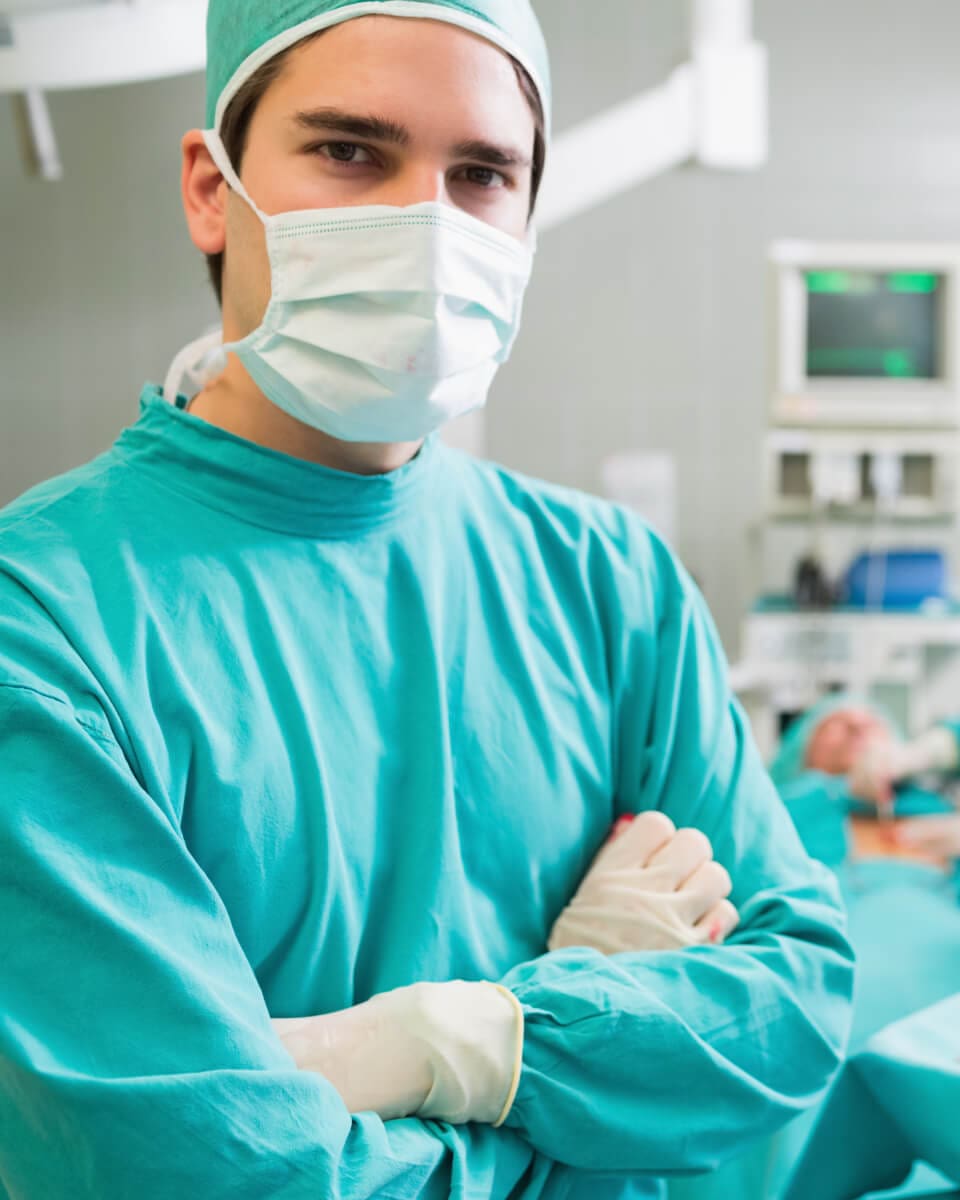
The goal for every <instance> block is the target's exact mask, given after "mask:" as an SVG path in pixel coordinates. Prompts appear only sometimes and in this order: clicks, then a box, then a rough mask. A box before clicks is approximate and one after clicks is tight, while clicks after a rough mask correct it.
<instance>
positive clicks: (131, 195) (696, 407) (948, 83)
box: [0, 0, 960, 652]
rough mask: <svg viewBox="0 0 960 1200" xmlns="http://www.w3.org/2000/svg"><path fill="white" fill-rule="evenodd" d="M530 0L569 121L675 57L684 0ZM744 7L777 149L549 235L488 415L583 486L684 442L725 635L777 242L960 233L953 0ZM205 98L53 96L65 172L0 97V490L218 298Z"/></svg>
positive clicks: (81, 451)
mask: <svg viewBox="0 0 960 1200" xmlns="http://www.w3.org/2000/svg"><path fill="white" fill-rule="evenodd" d="M538 8H539V11H540V13H541V15H542V18H543V22H544V25H545V28H546V32H547V36H548V39H549V40H550V42H551V45H552V48H553V54H554V66H555V76H556V88H557V93H558V96H557V106H556V123H557V127H558V128H559V129H561V130H562V129H564V128H565V127H567V126H569V125H570V124H572V123H573V122H575V121H577V120H580V119H582V118H585V117H588V116H590V115H593V114H595V113H598V112H600V111H602V110H603V109H604V108H606V107H607V106H608V105H610V104H612V103H615V102H617V101H619V100H623V99H625V98H627V97H629V96H631V95H632V94H634V93H635V92H636V91H638V90H640V89H642V88H644V87H646V86H649V85H652V84H655V83H657V82H659V81H661V80H662V79H663V77H664V76H665V75H666V74H667V72H668V71H669V70H670V69H671V68H672V67H673V66H674V65H675V64H676V62H677V61H678V56H679V55H680V54H681V53H682V50H683V45H684V33H685V31H684V13H685V8H686V6H685V5H682V4H680V3H678V0H603V4H602V5H594V4H590V5H586V4H583V3H582V2H581V0H540V3H539V5H538ZM757 10H758V30H759V33H760V36H761V37H762V38H763V39H764V40H765V41H766V42H767V44H768V45H769V47H770V51H771V56H772V67H773V74H772V133H773V152H772V159H771V162H770V164H769V166H768V168H767V169H766V170H764V171H763V172H762V173H760V174H749V175H736V174H719V173H712V172H706V171H703V170H700V169H696V168H688V169H685V170H682V171H678V172H675V173H673V174H671V175H669V176H666V177H663V178H661V179H658V180H656V181H655V182H653V183H650V184H648V185H647V186H645V187H644V188H642V189H639V190H637V191H634V192H632V193H630V194H629V195H625V196H622V197H619V198H617V199H614V200H611V201H609V202H608V203H607V204H605V205H604V206H603V207H602V208H600V209H597V210H596V211H594V212H593V213H591V214H589V215H586V216H583V217H581V218H578V219H577V220H575V221H572V222H571V223H570V224H568V225H567V226H565V227H563V228H561V229H558V230H556V231H553V232H551V233H549V234H547V235H545V236H544V237H543V239H542V244H541V251H540V259H539V265H538V274H537V277H536V279H535V282H534V284H533V286H532V290H531V293H530V298H529V302H528V308H527V320H526V327H525V332H524V335H523V336H522V338H521V341H520V343H519V345H518V347H517V350H516V352H515V357H514V359H513V361H512V362H511V364H510V365H509V366H508V368H507V369H506V370H505V371H504V373H503V375H502V376H501V378H500V380H499V381H498V383H497V386H496V391H495V394H494V397H493V401H492V407H491V410H490V414H489V418H488V422H487V445H488V452H489V453H490V454H491V456H492V457H495V458H497V459H499V460H501V461H503V462H505V463H507V464H508V465H509V466H511V467H515V468H518V469H521V470H524V471H527V472H530V473H533V474H537V475H542V476H545V477H548V478H550V479H554V480H557V481H559V482H561V483H566V484H570V485H573V486H577V487H583V488H587V489H596V488H597V487H598V486H599V468H600V464H601V462H602V460H603V459H604V457H605V456H606V455H608V454H610V453H612V452H615V451H619V450H622V449H624V448H629V447H634V448H637V449H648V450H663V451H667V452H669V453H671V454H673V455H675V456H676V459H677V461H678V466H679V484H680V524H679V537H678V542H679V549H680V551H681V553H682V554H683V556H684V558H685V560H686V561H687V563H688V565H689V566H690V567H691V569H692V570H693V571H694V572H695V573H696V575H697V577H698V578H699V579H700V581H701V583H702V584H703V586H704V588H705V590H706V592H707V596H708V599H709V601H710V603H711V605H712V607H713V609H714V612H715V614H716V616H717V619H718V622H719V624H720V627H721V632H722V633H723V635H724V639H725V641H726V643H727V645H728V648H729V649H730V650H731V652H735V651H736V641H737V631H738V623H739V619H740V616H741V614H742V612H743V611H744V609H745V606H746V605H747V604H748V602H749V599H750V595H751V591H752V588H753V584H754V580H753V578H752V576H751V573H750V571H749V570H748V569H747V565H748V562H749V556H748V545H749V537H750V529H751V526H752V525H753V524H754V523H755V521H756V517H757V505H758V503H759V496H760V489H761V478H760V470H761V468H760V439H761V436H762V433H763V427H764V406H765V400H766V392H767V378H768V366H769V356H768V341H769V329H770V317H769V309H768V300H769V290H768V279H767V275H766V270H765V260H764V256H765V250H766V247H767V245H768V244H769V242H770V241H771V240H773V239H775V238H778V237H783V236H791V237H810V238H823V239H849V238H861V239H917V240H927V239H954V238H957V237H960V66H958V63H957V56H956V47H957V46H958V45H960V5H958V4H957V2H956V0H841V2H839V3H838V2H837V0H804V3H802V4H798V3H796V2H795V0H758V4H757ZM601 16H602V20H600V19H598V18H600V17H601ZM202 97H203V88H202V81H201V80H200V79H199V78H197V77H191V78H188V79H182V80H174V81H164V82H159V83H150V84H144V85H140V86H137V87H132V88H126V89H123V90H118V91H113V90H100V91H91V92H83V93H76V94H71V95H65V96H54V97H52V101H51V107H52V112H53V118H54V122H55V125H56V128H57V132H58V135H59V138H60V142H61V146H62V151H63V157H64V165H65V169H66V178H65V180H64V182H63V183H61V184H58V185H52V184H42V183H39V182H37V181H35V180H31V179H28V178H26V177H25V176H24V174H23V172H22V170H21V169H20V165H19V161H18V158H17V153H16V133H15V128H14V123H13V119H12V116H11V115H9V112H8V111H7V108H6V106H0V284H2V287H0V367H2V372H3V373H2V379H0V503H3V502H5V501H7V500H9V499H11V498H12V497H13V496H15V495H16V494H18V493H19V492H20V491H22V490H23V489H24V488H26V487H28V486H29V485H31V484H32V483H35V482H37V481H38V480H40V479H42V478H45V477H47V476H49V475H51V474H54V473H56V472H58V471H61V470H64V469H66V468H68V467H70V466H73V465H75V464H77V463H79V462H82V461H83V460H84V459H86V458H88V457H90V456H91V455H93V454H94V453H96V452H98V451H99V450H101V449H103V448H104V447H106V446H107V445H108V444H109V442H110V441H111V440H112V438H113V437H114V436H115V435H116V433H117V432H118V430H119V429H120V428H122V427H123V426H124V425H125V424H128V423H129V422H130V421H132V420H133V419H135V416H136V412H137V396H138V393H139V390H140V386H141V384H142V382H143V381H144V380H145V379H147V378H151V379H158V378H160V377H162V374H163V372H164V370H165V368H166V365H167V363H168V361H169V359H170V357H171V356H172V355H173V353H174V352H175V350H177V349H178V348H179V346H180V345H181V344H183V343H184V342H185V341H187V340H188V339H189V338H190V337H191V336H192V335H194V334H195V333H196V332H199V331H200V330H201V329H202V328H203V327H204V326H205V325H206V324H208V323H209V322H210V321H212V320H213V319H214V317H215V315H216V310H215V306H214V304H213V301H212V299H211V296H210V293H209V289H208V287H207V285H206V279H205V269H204V264H203V261H202V259H200V257H199V256H198V255H197V254H196V252H195V251H194V250H193V248H192V247H191V246H190V244H189V242H188V240H187V237H186V234H185V232H184V228H183V220H182V216H181V212H180V206H179V194H178V186H179V155H178V142H179V135H180V133H181V132H182V131H183V130H185V129H186V128H188V127H190V126H191V125H194V124H196V123H198V121H199V120H200V115H201V113H202ZM591 166H592V164H591V163H590V162H589V161H587V162H584V164H583V170H585V171H589V170H590V169H591Z"/></svg>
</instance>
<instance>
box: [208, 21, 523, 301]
mask: <svg viewBox="0 0 960 1200" xmlns="http://www.w3.org/2000/svg"><path fill="white" fill-rule="evenodd" d="M313 36H314V37H322V36H323V35H322V34H314V35H313ZM307 40H308V41H309V40H312V39H307ZM303 44H304V43H303V42H301V43H299V45H303ZM297 48H298V47H297V46H291V47H290V49H289V50H285V51H284V52H283V53H282V54H278V55H277V56H276V58H272V59H271V60H270V61H269V62H268V63H265V64H264V65H263V66H262V67H261V68H260V69H259V70H258V71H256V72H254V74H253V75H251V76H250V78H249V79H248V80H246V82H245V83H244V84H243V85H242V86H241V87H240V89H239V90H238V92H237V94H236V95H235V96H234V97H233V99H232V100H231V101H230V103H229V105H228V106H227V111H226V112H225V113H224V115H223V122H222V123H221V126H220V136H221V138H222V140H223V145H224V149H225V150H226V152H227V158H229V160H230V162H231V164H232V165H233V169H234V170H235V171H236V172H237V174H238V175H239V174H240V168H241V165H242V163H243V156H244V153H245V151H246V148H247V139H248V137H249V134H250V125H251V123H252V121H253V115H254V113H255V112H256V111H257V106H258V105H259V103H260V101H261V100H262V99H263V97H264V96H265V95H266V93H267V90H268V89H269V88H270V87H271V85H272V84H274V83H275V82H276V81H277V80H278V79H279V78H280V75H281V74H282V73H283V68H284V66H285V65H286V60H287V58H288V57H289V55H290V54H291V53H292V52H293V50H295V49H297ZM511 61H512V62H513V66H514V70H515V71H516V72H517V79H518V80H519V82H520V89H521V91H522V92H523V94H524V97H525V99H526V101H527V103H528V104H529V105H530V109H531V111H532V112H533V118H534V122H535V125H536V136H535V138H534V147H533V181H532V187H531V193H530V216H531V217H532V216H533V211H534V208H535V207H536V203H537V195H538V194H539V191H540V184H541V183H542V181H543V170H544V167H545V165H546V159H547V133H546V118H545V115H544V111H543V104H542V103H541V100H540V94H539V92H538V91H537V88H536V84H535V83H534V82H533V80H532V79H531V77H530V75H529V73H528V72H527V70H526V68H524V67H523V66H521V65H520V63H519V62H517V60H516V59H511ZM223 262H224V256H223V254H222V253H221V254H208V255H207V267H208V269H209V271H210V281H211V283H212V284H213V290H214V291H215V292H216V294H217V300H218V301H219V302H220V303H221V304H222V303H223Z"/></svg>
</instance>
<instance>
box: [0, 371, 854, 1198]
mask: <svg viewBox="0 0 960 1200" xmlns="http://www.w3.org/2000/svg"><path fill="white" fill-rule="evenodd" d="M726 671H727V668H726V664H725V662H724V660H723V657H722V654H721V652H720V650H719V649H718V641H717V638H716V635H715V633H714V630H713V628H712V625H711V623H710V620H709V617H708V616H707V614H706V612H705V609H704V606H703V604H702V601H701V599H700V598H699V596H698V594H697V592H696V590H695V588H694V587H693V585H692V584H691V583H690V581H689V579H688V577H687V576H686V575H685V573H684V572H683V570H682V568H680V566H679V565H678V564H677V562H676V560H675V559H674V558H673V556H672V555H671V554H670V552H669V551H668V550H667V549H666V548H665V547H664V546H663V545H662V544H661V543H660V542H659V541H657V540H656V539H655V538H654V536H653V535H652V534H651V533H649V532H648V531H647V529H646V528H645V527H644V526H643V525H642V524H641V523H640V522H639V521H638V520H636V519H635V518H634V517H632V516H630V515H629V514H627V513H626V512H625V511H622V510H620V509H617V508H615V507H612V506H608V505H606V504H604V503H602V502H601V501H599V500H594V499H591V498H587V497H584V496H580V495H577V494H575V493H570V492H566V491H564V490H562V489H558V488H553V487H549V486H547V485H543V484H538V483H535V482H532V481H529V480H526V479H524V478H522V477H519V476H516V475H513V474H510V473H508V472H506V471H503V470H500V469H497V468H495V467H493V466H490V465H486V464H481V463H478V462H476V461H474V460H472V459H469V458H467V457H465V456H462V455H459V454H457V453H455V452H453V451H451V450H448V449H446V448H444V447H443V446H442V445H441V443H439V442H438V441H431V442H429V443H428V444H427V445H426V447H425V448H424V449H423V451H422V452H421V454H420V455H419V457H418V458H417V459H415V460H414V461H413V462H412V463H411V464H410V465H408V466H407V467H405V468H403V469H402V470H400V471H397V472H395V473H394V474H391V475H387V476H383V477H376V478H362V477H358V476H353V475H344V474H340V473H338V472H335V471H330V470H326V469H324V468H321V467H317V466H313V465H310V464H308V463H306V462H302V461H299V460H294V459H290V458H286V457H284V456H283V455H280V454H276V453H273V452H271V451H268V450H265V449H261V448H258V447H256V446H253V445H251V444H249V443H247V442H243V441H241V440H239V439H237V438H234V437H231V436H230V435H229V434H226V433H224V432H221V431H219V430H217V429H214V428H213V427H212V426H210V425H207V424H204V423H203V422H201V421H199V420H197V419H195V418H194V417H191V416H190V415H189V414H188V413H184V412H182V411H179V410H178V409H177V408H174V407H173V406H168V405H166V404H164V403H163V401H162V399H161V398H160V395H159V393H158V392H156V391H153V390H148V392H147V393H146V394H145V397H144V402H143V412H142V417H141V419H140V421H139V423H138V424H137V425H135V426H134V427H133V428H131V429H130V430H128V431H127V432H126V433H125V434H124V435H123V436H122V437H121V438H120V440H119V442H118V443H117V444H116V446H115V447H114V448H113V449H112V450H110V451H109V452H108V453H107V454H105V455H104V456H103V457H101V458H100V459H98V460H96V461H95V462H94V463H92V464H90V465H88V466H87V467H85V468H82V469H81V470H79V471H77V472H74V473H72V474H71V475H68V476H66V477H64V478H61V479H58V480H54V481H53V482H51V483H48V484H46V485H44V486H42V487H40V488H38V489H36V490H35V491H33V492H32V493H29V494H28V495H27V496H26V497H24V498H22V499H21V500H20V501H19V502H17V503H16V504H14V505H13V506H12V507H11V508H9V509H7V510H6V511H5V512H4V513H3V514H2V515H0V862H2V863H3V870H2V872H0V906H2V913H3V919H2V921H0V962H2V963H3V970H2V971H0V1014H2V1017H0V1180H2V1181H3V1182H2V1183H0V1196H9V1197H13V1196H16V1197H21V1196H27V1195H29V1196H31V1197H33V1196H37V1197H40V1196H51V1197H52V1196H67V1195H69V1196H71V1197H73V1198H74V1200H82V1198H87V1197H90V1198H93V1197H95V1198H96V1200H120V1198H121V1197H122V1198H124V1200H127V1198H129V1197H132V1196H135V1197H137V1200H160V1198H161V1197H163V1198H164V1200H167V1198H168V1197H170V1196H175V1195H183V1196H197V1197H199V1196H202V1197H204V1200H216V1198H219V1197H223V1198H226V1197H229V1198H230V1200H243V1198H245V1197H249V1198H251V1200H263V1198H264V1197H267V1196H270V1197H283V1198H284V1200H299V1198H301V1197H303V1198H304V1200H318V1197H325V1198H327V1197H329V1198H331V1200H339V1198H349V1200H356V1198H359V1197H373V1196H377V1197H387V1198H393V1200H412V1198H414V1197H418V1198H419V1197H424V1198H428V1200H433V1198H434V1197H447V1196H452V1197H458V1198H464V1200H466V1198H467V1197H469V1200H488V1198H491V1200H492V1198H500V1197H503V1198H505V1197H507V1196H509V1197H512V1198H514V1200H538V1198H540V1197H543V1198H545V1200H580V1198H586V1197H590V1198H591V1200H627V1198H628V1197H629V1198H637V1197H649V1196H656V1195H659V1194H660V1192H661V1185H660V1184H659V1183H658V1182H657V1177H659V1176H662V1175H663V1174H665V1173H668V1172H683V1171H689V1170H696V1169H706V1168H709V1167H711V1166H713V1165H715V1164H716V1163H718V1162H719V1161H720V1160H721V1159H723V1158H724V1157H726V1156H731V1155H734V1154H736V1153H737V1152H738V1151H740V1150H741V1149H742V1148H743V1146H744V1145H745V1143H746V1142H747V1141H748V1140H749V1139H750V1138H751V1137H753V1136H757V1135H760V1134H763V1133H767V1132H769V1131H770V1130H772V1129H773V1128H775V1127H776V1126H777V1125H778V1124H781V1123H782V1122H783V1121H785V1120H786V1119H787V1118H788V1117H790V1116H792V1115H794V1114H795V1113H797V1112H798V1111H800V1110H801V1109H802V1108H803V1107H804V1106H806V1105H808V1104H810V1103H812V1102H814V1101H815V1100H816V1099H817V1098H818V1097H819V1096H820V1095H821V1094H822V1092H823V1089H824V1086H825V1084H826V1081H827V1079H828V1077H829V1076H830V1074H831V1072H832V1071H833V1069H834V1067H835V1065H836V1063H837V1059H838V1055H839V1052H840V1049H841V1047H842V1045H843V1042H844V1040H845V1037H846V1033H847V1029H848V1026H849V1015H850V1006H849V992H850V988H851V983H852V971H851V964H850V951H849V946H848V944H847V941H846V938H845V935H844V932H843V918H842V914H841V911H840V906H839V903H838V896H837V889H836V884H835V881H834V880H833V879H832V877H831V876H830V875H829V873H828V872H826V870H825V869H824V868H822V867H821V866H820V865H819V864H815V863H813V862H812V861H811V860H810V859H809V858H808V857H807V855H806V854H805V853H804V851H803V849H802V846H801V844H800V842H799V839H798V838H797V836H796V833H795V832H794V830H793V827H792V825H791V823H790V820H789V817H788V816H787V813H786V812H785V810H784V809H783V806H782V805H781V804H780V802H779V800H778V798H777V796H776V794H775V792H774V791H773V789H772V787H771V784H770V782H769V779H768V777H767V776H766V774H765V772H764V770H763V766H762V764H761V762H760V760H759V758H758V756H757V754H756V752H755V749H754V747H753V744H752V742H751V740H750V738H749V736H748V733H747V729H746V724H745V720H744V717H743V715H742V713H741V711H740V709H739V708H738V707H737V706H736V705H735V704H734V703H733V702H732V701H731V698H730V694H729V690H728V686H727V683H726ZM646 809H662V810H663V811H664V812H666V813H668V814H669V815H670V816H671V817H672V818H673V820H674V821H675V822H676V823H677V824H678V825H696V826H699V827H700V828H702V829H703V830H704V831H705V832H706V833H707V834H708V835H709V836H710V837H711V838H712V840H713V844H714V847H715V849H716V853H717V857H718V858H719V860H720V861H721V862H722V863H724V864H725V865H726V866H727V868H728V869H729V870H730V873H731V875H732V877H733V879H734V882H735V891H734V894H733V899H734V901H735V902H736V904H737V905H738V906H739V908H740V911H741V914H742V924H741V927H740V928H739V930H738V931H737V933H736V934H735V935H734V936H733V937H732V939H731V940H730V943H729V944H728V945H726V946H724V947H705V948H698V949H695V950H690V951H685V952H677V953H663V954H646V955H644V954H633V955H622V956H618V957H615V958H610V959H607V958H604V957H602V956H601V955H599V954H596V953H594V952H591V951H588V950H583V949H580V950H567V951H563V952H560V953H557V954H551V955H546V954H545V953H544V950H545V942H546V939H547V935H548V931H549V929H550V927H551V925H552V923H553V921H554V920H555V918H556V917H557V916H558V915H559V913H560V911H561V910H562V908H563V906H564V904H565V903H566V902H567V900H568V899H569V898H570V896H571V895H572V893H573V892H574V890H575V889H576V886H577V885H578V883H579V881H580V879H581V878H582V876H583V874H584V872H585V871H586V869H587V867H588V865H589V863H590V861H591V859H592V857H593V855H594V854H595V852H596V851H597V849H598V848H599V847H600V845H601V844H602V843H603V842H604V841H605V839H606V838H607V835H608V831H609V829H610V827H611V824H612V823H613V822H614V820H615V819H616V818H617V817H618V816H619V815H621V814H623V813H626V812H639V811H642V810H646ZM452 978H462V979H491V980H500V981H502V982H504V983H505V985H506V986H507V987H509V988H511V989H512V990H513V992H514V994H515V995H516V996H517V997H518V998H519V999H520V1001H521V1003H522V1005H523V1007H524V1010H525V1013H526V1022H527V1032H526V1043H525V1049H524V1060H523V1073H522V1078H521V1084H520V1091H519V1096H518V1100H517V1103H516V1106H515V1108H514V1110H513V1112H512V1114H511V1116H510V1119H509V1127H508V1128H505V1129H501V1130H497V1131H494V1130H493V1129H491V1128H487V1127H479V1126H467V1127H465V1128H462V1129H453V1128H450V1127H448V1126H445V1125H443V1124H440V1123H436V1122H430V1121H426V1122H421V1121H416V1120H408V1121H399V1122H393V1123H390V1124H387V1125H384V1124H382V1123H381V1122H380V1121H378V1120H377V1119H376V1118H375V1117H373V1116H371V1115H363V1116H360V1117H357V1118H355V1119H353V1120H351V1119H350V1117H349V1116H348V1114H347V1113H346V1112H345V1111H344V1109H343V1107H342V1104H341V1102H340V1100H339V1098H338V1096H337V1094H336V1093H335V1092H334V1091H333V1089H332V1088H331V1087H330V1086H329V1085H327V1084H326V1083H325V1081H324V1080H323V1079H321V1078H320V1077H318V1076H315V1075H311V1074H307V1073H298V1072H297V1071H296V1070H294V1068H293V1063H292V1061H291V1060H290V1059H289V1058H288V1056H287V1054H286V1053H285V1052H284V1050H283V1048H282V1046H281V1044H280V1042H279V1041H278V1040H277V1039H276V1037H275V1036H274V1035H273V1031H272V1027H271V1025H270V1023H269V1017H270V1016H274V1017H296V1016H303V1015H312V1014H316V1013H323V1012H328V1011H332V1010H337V1009H340V1008H343V1007H346V1006H350V1005H353V1004H355V1003H358V1002H361V1001H363V1000H365V999H367V998H368V997H370V996H372V995H374V994H375V993H379V992H381V991H384V990H386V989H389V988H393V987H397V986H401V985H405V984H409V983H412V982H414V981H417V980H447V979H452ZM4 1189H6V1190H4Z"/></svg>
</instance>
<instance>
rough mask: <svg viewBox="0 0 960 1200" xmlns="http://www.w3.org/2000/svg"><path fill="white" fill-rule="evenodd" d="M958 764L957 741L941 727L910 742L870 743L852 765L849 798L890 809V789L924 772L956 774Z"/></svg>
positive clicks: (891, 795)
mask: <svg viewBox="0 0 960 1200" xmlns="http://www.w3.org/2000/svg"><path fill="white" fill-rule="evenodd" d="M958 761H960V755H958V748H957V740H956V738H955V737H954V735H953V734H952V733H951V732H950V730H949V729H945V728H943V727H942V726H941V727H937V728H935V729H931V730H929V732H927V733H925V734H924V735H923V736H922V737H919V738H917V739H916V740H915V741H912V742H895V741H886V740H880V741H874V742H870V743H868V745H867V746H866V748H865V749H864V752H863V754H862V755H861V756H860V758H859V759H858V760H857V762H855V763H854V764H853V769H852V770H851V772H850V776H849V780H848V786H849V788H850V794H851V795H852V796H856V797H857V798H858V799H859V800H867V801H869V802H870V803H871V804H876V805H880V806H883V805H891V804H892V803H893V789H894V787H895V786H896V784H898V783H900V782H902V780H904V779H910V778H912V777H913V776H916V775H923V774H925V773H926V772H927V771H952V770H955V769H956V767H957V765H958Z"/></svg>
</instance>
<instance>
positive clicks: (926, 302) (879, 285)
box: [805, 269, 946, 380]
mask: <svg viewBox="0 0 960 1200" xmlns="http://www.w3.org/2000/svg"><path fill="white" fill-rule="evenodd" d="M805 282H806V288H807V317H808V319H807V375H808V377H809V378H811V379H817V378H821V379H829V378H834V379H891V380H894V379H901V380H910V379H916V380H931V379H938V378H941V377H942V373H943V365H942V363H943V345H942V343H943V324H944V311H943V305H944V300H945V296H946V286H945V284H946V276H944V275H941V274H936V273H933V272H930V271H867V270H844V269H836V270H820V271H807V272H806V273H805Z"/></svg>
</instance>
